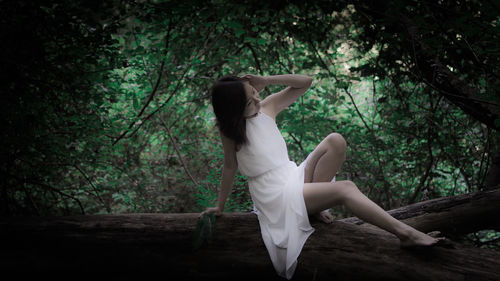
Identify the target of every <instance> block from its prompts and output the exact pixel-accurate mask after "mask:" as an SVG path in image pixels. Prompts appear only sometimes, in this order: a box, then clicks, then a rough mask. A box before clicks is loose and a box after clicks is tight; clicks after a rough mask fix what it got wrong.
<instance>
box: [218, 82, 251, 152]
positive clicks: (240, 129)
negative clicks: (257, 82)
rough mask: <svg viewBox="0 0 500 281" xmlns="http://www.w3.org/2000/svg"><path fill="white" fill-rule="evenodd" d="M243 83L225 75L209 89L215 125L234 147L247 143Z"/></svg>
mask: <svg viewBox="0 0 500 281" xmlns="http://www.w3.org/2000/svg"><path fill="white" fill-rule="evenodd" d="M243 81H244V80H243V79H241V78H239V77H238V76H234V75H226V76H223V77H221V78H219V79H218V80H217V81H216V82H215V83H214V85H213V86H212V88H211V96H212V107H213V108H214V113H215V117H216V119H217V122H216V125H217V126H218V127H219V129H220V130H221V132H222V133H223V134H224V135H225V136H226V137H228V138H230V139H232V140H234V143H235V144H236V145H240V144H245V143H248V139H247V136H246V120H245V117H244V112H245V105H246V100H247V96H246V94H245V87H244V85H243Z"/></svg>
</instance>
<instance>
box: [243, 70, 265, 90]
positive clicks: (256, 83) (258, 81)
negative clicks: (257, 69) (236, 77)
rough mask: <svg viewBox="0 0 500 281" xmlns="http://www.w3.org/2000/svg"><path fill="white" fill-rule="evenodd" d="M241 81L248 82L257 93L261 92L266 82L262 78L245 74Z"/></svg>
mask: <svg viewBox="0 0 500 281" xmlns="http://www.w3.org/2000/svg"><path fill="white" fill-rule="evenodd" d="M241 79H243V80H245V81H248V82H249V83H250V85H252V87H254V88H255V90H257V92H260V91H262V90H263V89H264V88H265V87H266V86H267V80H266V77H264V76H259V75H252V74H245V75H243V76H241Z"/></svg>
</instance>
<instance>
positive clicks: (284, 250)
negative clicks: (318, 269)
mask: <svg viewBox="0 0 500 281" xmlns="http://www.w3.org/2000/svg"><path fill="white" fill-rule="evenodd" d="M246 134H247V138H248V141H249V142H248V143H247V144H245V145H243V146H242V147H241V149H240V150H239V151H237V152H236V158H237V160H238V169H239V171H240V172H241V174H243V175H245V176H247V177H248V185H249V190H250V195H251V197H252V201H253V203H254V211H253V212H254V213H255V214H257V217H258V219H259V225H260V230H261V234H262V239H263V240H264V244H265V245H266V248H267V250H268V252H269V256H270V258H271V261H272V263H273V266H274V269H275V270H276V272H277V273H278V275H280V276H282V277H285V278H286V279H291V278H292V276H293V274H294V272H295V268H296V267H297V258H298V256H299V255H300V252H301V251H302V248H303V246H304V244H305V242H306V240H307V238H309V236H310V235H311V234H312V233H313V232H314V228H313V227H311V224H310V223H309V218H308V215H307V210H306V205H305V202H304V195H303V193H302V190H303V187H304V170H305V167H306V163H307V160H308V159H309V156H308V157H307V158H306V160H304V162H302V163H301V164H300V165H299V166H298V167H297V164H295V162H293V161H290V159H289V158H288V150H287V147H286V143H285V140H284V139H283V136H282V135H281V133H280V131H279V129H278V127H277V126H276V122H275V121H274V120H273V119H272V118H271V117H270V116H268V115H266V114H265V113H263V112H259V113H258V114H257V116H256V117H253V118H249V119H247V120H246ZM333 181H335V178H334V179H333V180H332V182H333Z"/></svg>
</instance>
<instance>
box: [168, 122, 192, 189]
mask: <svg viewBox="0 0 500 281" xmlns="http://www.w3.org/2000/svg"><path fill="white" fill-rule="evenodd" d="M159 118H160V121H161V123H162V124H163V127H165V129H166V130H167V134H168V137H169V138H170V141H171V142H172V146H173V147H174V149H175V152H176V154H177V157H179V161H181V164H182V167H183V168H184V171H185V172H186V174H187V175H188V176H189V178H190V179H191V181H192V182H193V183H194V184H195V185H196V186H198V185H199V184H198V182H197V181H196V180H195V179H194V177H193V175H191V173H190V172H189V169H188V167H187V165H186V163H185V162H184V160H183V158H182V155H181V153H180V151H179V148H178V147H177V143H176V142H175V139H174V136H173V135H172V133H171V132H170V128H169V126H168V125H167V124H166V123H165V121H164V120H163V117H162V116H161V114H160V115H159Z"/></svg>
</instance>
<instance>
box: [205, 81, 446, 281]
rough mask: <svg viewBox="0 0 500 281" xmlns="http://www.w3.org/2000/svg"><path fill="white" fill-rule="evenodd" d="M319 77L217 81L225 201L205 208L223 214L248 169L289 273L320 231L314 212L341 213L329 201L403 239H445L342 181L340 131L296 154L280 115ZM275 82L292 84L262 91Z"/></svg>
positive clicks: (267, 235)
mask: <svg viewBox="0 0 500 281" xmlns="http://www.w3.org/2000/svg"><path fill="white" fill-rule="evenodd" d="M311 82H312V79H311V78H310V77H308V76H304V75H293V74H287V75H272V76H265V77H263V76H257V75H245V76H243V77H241V78H240V77H236V76H225V77H222V78H220V79H219V80H218V81H217V82H216V83H215V84H214V85H213V87H212V89H211V95H212V105H213V108H214V113H215V116H216V120H217V127H218V129H219V133H220V136H221V139H222V144H223V149H224V168H223V171H222V182H221V189H220V192H219V197H218V204H217V206H216V207H212V208H207V209H206V210H205V211H204V212H203V213H202V214H204V213H214V214H215V215H216V216H219V215H221V214H222V211H223V210H224V204H225V201H226V199H227V196H228V194H229V192H230V189H231V186H232V183H233V181H234V176H235V174H236V171H237V170H238V169H239V170H240V172H241V173H242V174H243V175H246V176H247V177H248V183H249V190H250V194H251V197H252V201H253V202H254V212H255V213H256V214H257V216H258V219H259V224H260V229H261V234H262V238H263V240H264V244H265V245H266V248H267V250H268V252H269V255H270V257H271V260H272V262H273V265H274V267H275V269H276V272H277V273H278V274H279V275H280V276H282V277H285V278H287V279H290V278H291V277H292V276H293V274H294V272H295V268H296V266H297V257H298V256H299V254H300V252H301V250H302V247H303V245H304V243H305V242H306V240H307V238H308V237H309V236H310V235H311V234H312V233H313V232H314V228H312V227H311V225H310V223H309V219H308V215H315V216H317V217H318V218H319V219H321V220H322V221H323V222H325V223H330V222H332V221H333V217H332V216H331V214H329V213H328V209H329V208H331V207H333V206H336V205H345V206H346V207H347V208H348V209H349V210H350V211H352V212H353V213H354V214H355V215H356V216H357V217H359V218H360V219H362V220H364V221H366V222H369V223H371V224H374V225H376V226H378V227H380V228H382V229H384V230H386V231H389V232H391V233H393V234H394V235H396V236H397V237H398V238H399V239H400V241H401V246H402V247H411V246H431V245H435V244H436V243H438V242H439V241H441V240H442V239H444V238H433V237H431V236H429V235H427V234H424V233H422V232H420V231H418V230H416V229H414V228H412V227H410V226H408V225H406V224H404V223H402V222H400V221H398V220H396V219H394V218H393V217H392V216H390V215H389V214H388V213H386V212H385V211H384V210H383V209H382V208H380V207H379V206H378V205H376V204H375V203H373V202H372V201H371V200H370V199H368V198H367V197H366V196H365V195H363V194H362V193H361V192H360V191H359V189H358V188H357V187H356V185H355V184H354V183H353V182H351V181H335V175H336V173H337V171H338V170H339V169H340V167H341V165H342V163H343V161H344V160H345V153H346V142H345V140H344V139H343V137H342V136H341V135H340V134H337V133H332V134H330V135H328V136H327V137H326V138H325V139H324V140H323V141H322V142H321V143H320V144H319V145H318V146H317V147H316V148H315V149H314V151H313V152H312V153H311V154H309V156H308V157H307V158H306V160H304V162H302V163H301V164H300V165H299V166H298V167H297V165H296V164H295V162H293V161H290V160H289V158H288V151H287V148H286V144H285V141H284V140H283V137H282V136H281V133H280V132H279V130H278V128H277V126H276V122H275V118H276V115H278V114H279V113H280V112H281V111H282V110H284V109H286V108H287V107H288V106H289V105H291V104H292V103H294V102H295V101H296V100H297V99H298V98H299V97H300V96H301V95H302V94H303V93H304V92H305V91H306V90H307V89H308V88H309V86H310V85H311ZM267 85H287V86H288V87H286V88H285V89H284V90H282V91H280V92H277V93H274V94H272V95H270V96H268V97H266V98H265V99H264V100H263V101H261V100H260V98H259V92H260V91H262V90H263V89H264V88H265V87H266V86H267ZM321 210H324V211H321ZM320 211H321V212H320Z"/></svg>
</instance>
